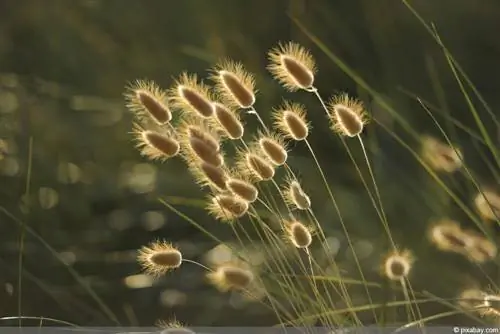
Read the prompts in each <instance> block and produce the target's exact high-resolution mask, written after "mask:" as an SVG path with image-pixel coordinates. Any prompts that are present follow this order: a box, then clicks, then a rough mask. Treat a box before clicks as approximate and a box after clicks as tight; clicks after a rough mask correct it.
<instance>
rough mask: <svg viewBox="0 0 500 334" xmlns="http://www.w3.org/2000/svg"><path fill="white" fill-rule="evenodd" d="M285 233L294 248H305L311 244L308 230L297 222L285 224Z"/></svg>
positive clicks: (310, 235)
mask: <svg viewBox="0 0 500 334" xmlns="http://www.w3.org/2000/svg"><path fill="white" fill-rule="evenodd" d="M285 231H286V234H287V237H288V239H289V240H290V241H291V242H292V244H293V245H294V246H295V247H296V248H307V247H309V246H310V245H311V243H312V234H311V231H310V229H309V228H308V227H307V226H305V225H304V224H302V223H301V222H299V221H292V222H285Z"/></svg>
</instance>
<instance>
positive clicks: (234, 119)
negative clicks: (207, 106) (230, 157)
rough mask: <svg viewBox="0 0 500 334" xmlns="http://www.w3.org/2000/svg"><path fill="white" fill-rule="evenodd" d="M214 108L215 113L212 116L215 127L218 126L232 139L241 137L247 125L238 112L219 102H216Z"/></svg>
mask: <svg viewBox="0 0 500 334" xmlns="http://www.w3.org/2000/svg"><path fill="white" fill-rule="evenodd" d="M214 110H215V114H214V117H213V118H212V120H213V121H212V123H213V124H214V128H218V129H219V130H220V131H221V132H222V133H223V135H224V136H225V137H227V138H229V139H231V140H236V139H241V138H242V137H243V134H244V132H245V127H244V126H243V123H242V122H241V119H240V117H239V115H238V113H236V112H234V111H232V110H230V109H229V108H227V107H226V106H225V105H223V104H222V103H218V102H215V103H214Z"/></svg>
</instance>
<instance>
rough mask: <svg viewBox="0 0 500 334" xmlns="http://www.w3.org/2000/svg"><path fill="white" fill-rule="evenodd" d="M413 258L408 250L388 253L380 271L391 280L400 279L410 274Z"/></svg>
mask: <svg viewBox="0 0 500 334" xmlns="http://www.w3.org/2000/svg"><path fill="white" fill-rule="evenodd" d="M413 262H414V258H413V256H412V255H411V253H410V252H409V251H403V252H397V251H394V252H392V253H390V254H389V255H388V256H387V257H386V259H385V260H384V262H383V265H382V273H383V275H384V276H385V277H387V278H388V279H390V280H392V281H401V280H402V279H404V278H407V277H408V275H409V274H410V271H411V268H412V265H413Z"/></svg>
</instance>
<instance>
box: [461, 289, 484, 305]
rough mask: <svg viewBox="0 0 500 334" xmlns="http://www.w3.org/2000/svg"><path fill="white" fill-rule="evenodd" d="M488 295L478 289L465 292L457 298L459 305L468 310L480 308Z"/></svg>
mask: <svg viewBox="0 0 500 334" xmlns="http://www.w3.org/2000/svg"><path fill="white" fill-rule="evenodd" d="M486 296H487V294H486V293H485V292H483V291H481V290H479V289H477V288H470V289H465V290H463V291H462V292H461V293H460V295H459V296H458V297H457V304H458V305H459V306H460V307H462V308H464V309H467V310H471V309H475V308H478V307H480V306H481V305H482V304H483V302H484V297H486Z"/></svg>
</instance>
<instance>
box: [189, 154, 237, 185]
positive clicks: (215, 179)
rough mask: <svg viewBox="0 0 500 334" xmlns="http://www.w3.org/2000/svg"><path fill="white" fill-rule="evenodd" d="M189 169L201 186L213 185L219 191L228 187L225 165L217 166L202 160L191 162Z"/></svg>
mask: <svg viewBox="0 0 500 334" xmlns="http://www.w3.org/2000/svg"><path fill="white" fill-rule="evenodd" d="M189 169H190V171H191V173H192V174H193V175H194V177H195V179H196V182H197V184H199V185H200V186H202V187H205V186H208V187H212V188H215V189H217V190H219V191H224V190H226V189H227V187H226V181H227V178H228V176H227V171H226V170H225V169H224V168H223V167H217V166H214V165H212V164H209V163H207V162H205V161H202V162H200V163H199V164H191V165H190V166H189Z"/></svg>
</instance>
